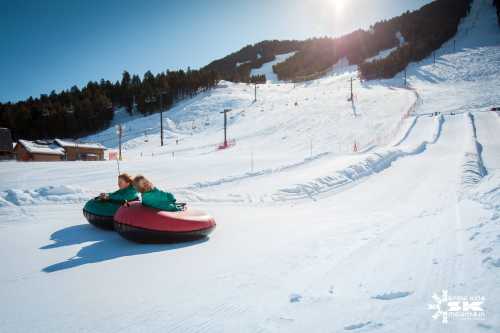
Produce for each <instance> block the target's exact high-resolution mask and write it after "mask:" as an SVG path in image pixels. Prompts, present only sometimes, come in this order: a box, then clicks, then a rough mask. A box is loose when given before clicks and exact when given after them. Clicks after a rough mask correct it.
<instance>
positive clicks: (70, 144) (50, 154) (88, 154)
mask: <svg viewBox="0 0 500 333" xmlns="http://www.w3.org/2000/svg"><path fill="white" fill-rule="evenodd" d="M105 149H106V148H105V147H104V146H103V145H101V144H99V143H77V142H74V141H68V140H61V139H55V140H36V141H28V140H19V141H18V143H17V145H16V147H15V149H14V153H15V155H16V157H17V160H18V161H40V162H42V161H44V162H50V161H77V160H82V161H102V160H104V150H105Z"/></svg>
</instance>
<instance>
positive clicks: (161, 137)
mask: <svg viewBox="0 0 500 333" xmlns="http://www.w3.org/2000/svg"><path fill="white" fill-rule="evenodd" d="M160 142H161V146H162V147H163V93H160Z"/></svg>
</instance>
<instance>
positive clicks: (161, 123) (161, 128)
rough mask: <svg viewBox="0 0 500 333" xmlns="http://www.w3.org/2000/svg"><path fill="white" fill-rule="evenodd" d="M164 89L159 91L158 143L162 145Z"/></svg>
mask: <svg viewBox="0 0 500 333" xmlns="http://www.w3.org/2000/svg"><path fill="white" fill-rule="evenodd" d="M166 93H167V92H166V91H160V93H159V95H160V99H159V100H160V143H161V146H162V147H163V95H165V94H166Z"/></svg>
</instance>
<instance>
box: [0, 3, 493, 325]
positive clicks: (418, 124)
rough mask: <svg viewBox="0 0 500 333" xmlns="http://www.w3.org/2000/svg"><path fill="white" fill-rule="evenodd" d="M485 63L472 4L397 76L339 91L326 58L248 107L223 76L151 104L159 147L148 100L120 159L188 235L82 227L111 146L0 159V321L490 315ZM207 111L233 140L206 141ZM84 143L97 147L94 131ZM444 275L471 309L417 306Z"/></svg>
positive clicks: (108, 168)
mask: <svg viewBox="0 0 500 333" xmlns="http://www.w3.org/2000/svg"><path fill="white" fill-rule="evenodd" d="M499 63H500V29H499V28H498V25H496V16H495V12H494V10H493V8H492V7H491V5H490V4H489V1H486V0H475V1H474V4H473V10H472V13H471V15H470V16H469V17H467V18H466V19H465V20H464V21H463V22H462V24H461V26H460V28H459V33H458V35H457V38H456V49H455V50H453V42H451V43H448V44H446V45H444V46H443V48H441V49H440V50H439V52H438V57H437V63H436V64H433V59H426V60H424V61H422V62H421V63H418V64H412V65H411V66H410V68H409V69H408V74H409V81H410V83H411V87H412V89H414V90H407V89H402V88H400V86H401V84H402V75H400V76H398V77H396V78H395V79H393V80H388V81H377V82H370V83H359V82H356V83H355V95H356V98H355V103H354V107H353V105H352V104H351V103H350V102H347V95H348V90H347V88H348V86H349V85H348V80H349V78H350V77H351V76H352V75H354V72H353V71H352V70H351V69H350V68H349V67H348V66H345V68H344V70H342V71H337V72H332V73H331V74H330V75H328V76H327V77H324V78H322V79H320V80H315V81H311V82H308V83H304V84H298V85H296V86H294V85H293V84H285V83H280V84H266V85H260V86H259V88H258V98H257V102H255V103H254V102H253V87H252V86H246V85H240V84H232V83H227V82H222V83H221V85H220V87H218V88H217V89H215V90H213V91H211V92H207V93H204V94H201V95H199V96H197V97H195V98H193V99H191V100H189V101H184V102H183V103H182V104H180V105H178V106H176V107H175V108H174V109H173V110H172V111H169V112H168V113H166V114H165V117H166V118H168V120H166V121H165V124H166V125H165V127H166V130H165V136H166V138H167V139H166V143H167V145H166V147H163V148H160V147H159V138H158V137H159V118H158V117H159V115H153V116H150V117H141V118H138V119H132V120H130V121H128V122H127V124H126V133H125V146H126V150H125V153H124V155H125V161H124V162H122V164H121V169H122V170H124V171H127V172H130V173H133V174H135V173H144V174H145V175H147V176H149V177H151V178H152V179H153V181H154V182H155V183H156V184H157V185H158V186H160V187H162V188H166V189H170V190H172V191H174V193H175V194H176V195H177V196H178V197H179V198H180V199H181V200H188V201H189V203H190V204H191V205H193V206H197V207H200V208H202V209H205V210H207V211H209V212H210V213H211V214H213V215H214V217H215V218H216V220H217V223H218V227H217V229H216V230H215V232H214V233H213V234H212V235H211V236H210V238H209V239H207V240H202V241H198V242H192V243H185V244H175V245H172V244H171V245H157V246H149V245H138V244H133V243H129V242H127V241H125V240H123V239H121V238H120V237H119V236H118V235H116V234H114V233H110V232H103V231H100V230H96V229H95V228H93V227H92V226H90V225H89V224H88V223H86V222H85V220H84V218H83V216H82V214H81V207H82V205H83V201H84V200H86V199H87V198H90V197H91V196H93V195H95V194H96V193H98V192H100V191H103V190H106V191H111V190H112V189H113V188H114V186H115V176H116V162H114V161H107V162H59V163H14V162H5V163H0V179H2V181H1V182H0V229H1V231H2V232H1V233H0V259H1V260H2V270H0V281H1V282H2V284H1V287H0V297H1V299H2V300H3V302H4V304H8V306H4V308H3V309H2V314H0V331H5V332H26V331H42V332H46V331H51V332H67V331H86V332H87V331H88V332H119V331H121V332H234V331H236V332H304V331H310V332H351V331H352V332H371V331H374V332H463V333H469V332H498V331H500V315H499V313H498V308H499V306H500V286H499V284H498V281H499V278H500V241H499V235H500V224H499V221H500V169H499V168H500V159H499V156H500V139H499V138H500V136H499V135H498V133H499V131H500V115H499V114H498V113H496V112H491V111H486V110H487V109H489V107H491V106H492V105H499V104H500V94H499V92H498V87H499V86H500V66H499ZM398 87H399V88H398ZM417 96H419V98H418V99H417ZM295 102H297V106H296V105H295ZM412 107H414V109H412ZM224 108H231V109H233V111H232V112H231V116H232V118H231V119H230V120H229V136H230V138H232V139H235V140H236V145H235V146H233V147H231V148H230V149H227V150H223V151H218V150H217V149H216V146H217V145H218V144H219V143H220V142H221V139H222V131H221V130H222V128H221V126H222V117H221V115H220V114H219V112H220V111H221V110H222V109H224ZM409 109H412V110H414V111H415V113H412V114H411V115H410V116H409V117H406V118H405V114H406V112H407V111H408V110H409ZM354 112H355V113H356V116H355V115H354ZM435 112H438V113H441V112H442V113H444V114H441V115H437V116H434V115H433V114H434V113H435ZM452 113H453V114H452ZM193 121H194V123H193ZM193 125H194V126H193ZM193 127H194V128H193ZM147 128H149V129H150V131H149V134H148V138H147V142H145V141H146V136H145V135H144V131H145V129H147ZM86 139H87V140H89V141H90V140H96V141H99V142H101V143H103V144H105V145H107V146H110V147H116V137H115V133H114V130H113V129H109V130H107V131H104V132H102V133H99V134H96V135H95V136H92V137H89V138H86ZM177 139H178V140H179V143H178V144H176V140H177ZM354 142H357V143H359V148H360V149H359V150H358V152H353V149H352V148H353V143H354ZM311 144H312V145H311ZM311 146H312V149H311ZM51 186H52V187H51ZM443 289H446V290H448V292H449V294H450V295H463V296H484V297H485V298H486V299H485V302H484V304H483V305H482V307H483V308H484V310H485V318H484V319H483V320H459V319H454V320H450V322H449V323H448V324H443V323H442V322H441V321H440V320H434V319H432V314H433V311H431V310H429V309H428V304H430V303H433V300H432V295H433V294H434V293H438V294H440V293H441V290H443Z"/></svg>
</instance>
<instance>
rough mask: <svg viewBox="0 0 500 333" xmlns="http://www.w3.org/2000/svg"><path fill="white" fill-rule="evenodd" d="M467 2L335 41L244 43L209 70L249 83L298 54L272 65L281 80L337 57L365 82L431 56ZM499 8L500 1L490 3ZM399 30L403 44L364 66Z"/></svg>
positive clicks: (453, 1) (442, 1)
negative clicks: (256, 71)
mask: <svg viewBox="0 0 500 333" xmlns="http://www.w3.org/2000/svg"><path fill="white" fill-rule="evenodd" d="M471 1H472V0H436V1H433V2H431V3H430V4H427V5H425V6H423V7H422V8H420V9H418V10H416V11H413V12H406V13H404V14H403V15H401V16H398V17H395V18H393V19H390V20H384V21H381V22H378V23H376V24H374V25H373V26H371V27H370V29H369V30H368V31H365V30H357V31H354V32H352V33H350V34H347V35H344V36H342V37H338V38H330V37H323V38H312V39H308V40H305V41H277V40H272V41H264V42H261V43H257V44H255V45H247V46H245V47H244V48H243V49H241V50H239V51H238V52H235V53H232V54H230V55H228V56H227V57H224V58H222V59H219V60H216V61H213V62H212V63H210V64H209V65H207V66H206V67H205V68H206V69H212V70H215V71H217V72H218V73H219V74H220V77H221V78H222V79H225V80H229V81H236V82H250V81H251V78H250V71H251V69H252V68H258V67H260V66H261V64H262V63H264V62H268V61H271V60H274V58H275V55H277V54H283V53H288V52H292V51H297V52H296V54H295V55H294V56H292V57H290V58H288V59H287V60H285V61H284V62H282V63H279V64H277V65H275V66H274V67H273V69H274V72H275V73H276V74H277V75H278V77H279V79H280V80H290V81H300V80H303V79H310V78H314V77H316V76H317V74H321V73H324V72H325V71H326V70H328V69H329V68H331V67H332V66H333V65H334V64H336V63H337V62H338V61H339V60H340V59H342V58H344V57H345V58H347V59H348V61H349V63H350V64H352V65H359V66H360V72H361V75H362V76H363V77H364V78H367V79H373V78H388V77H392V76H394V75H395V74H396V73H398V72H400V71H401V70H402V69H404V68H405V67H406V65H407V64H408V63H409V62H410V61H415V60H420V59H423V58H424V57H426V56H428V55H430V54H431V53H432V51H434V50H435V49H437V48H439V47H440V46H441V45H442V44H443V43H444V42H445V41H447V40H448V39H450V38H451V37H452V36H453V35H454V34H455V32H456V30H457V27H458V23H459V22H460V19H461V18H462V17H464V16H465V15H467V13H468V11H469V10H470V4H471ZM493 1H494V2H495V4H496V5H497V7H498V2H500V0H493ZM398 32H400V33H401V34H402V36H403V37H404V39H405V41H406V44H405V45H404V46H403V47H401V48H399V49H398V50H397V52H394V53H393V54H391V55H390V56H389V57H388V58H387V59H385V60H380V61H376V62H371V63H365V62H364V61H365V59H367V58H370V57H372V56H374V55H376V54H377V53H379V52H380V51H382V50H386V49H389V48H392V47H394V46H396V45H398V43H399V41H398V39H397V38H396V34H397V33H398Z"/></svg>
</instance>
